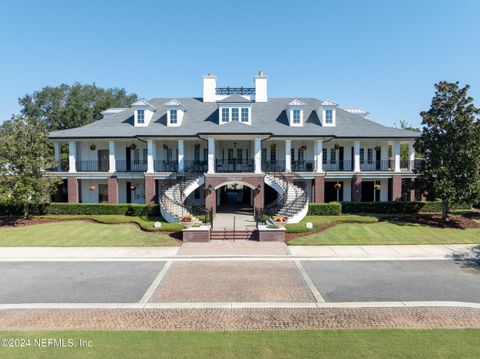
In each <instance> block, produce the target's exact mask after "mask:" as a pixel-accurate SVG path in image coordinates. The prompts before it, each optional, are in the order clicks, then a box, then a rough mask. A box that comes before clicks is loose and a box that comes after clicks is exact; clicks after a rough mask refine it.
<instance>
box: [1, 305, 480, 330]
mask: <svg viewBox="0 0 480 359" xmlns="http://www.w3.org/2000/svg"><path fill="white" fill-rule="evenodd" d="M365 328H397V329H398V328H410V329H435V328H480V310H479V309H470V308H325V309H53V310H52V309H37V310H21V309H20V310H0V330H27V329H28V330H46V329H92V330H93V329H95V330H222V331H223V330H294V329H297V330H305V329H365Z"/></svg>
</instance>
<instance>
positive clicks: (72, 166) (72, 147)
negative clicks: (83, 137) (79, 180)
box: [68, 141, 77, 173]
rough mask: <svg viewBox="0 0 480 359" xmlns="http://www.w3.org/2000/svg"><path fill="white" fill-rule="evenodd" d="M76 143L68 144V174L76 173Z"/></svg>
mask: <svg viewBox="0 0 480 359" xmlns="http://www.w3.org/2000/svg"><path fill="white" fill-rule="evenodd" d="M76 162H77V143H76V142H75V141H70V142H69V143H68V172H72V173H75V172H77V163H76Z"/></svg>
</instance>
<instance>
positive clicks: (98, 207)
mask: <svg viewBox="0 0 480 359" xmlns="http://www.w3.org/2000/svg"><path fill="white" fill-rule="evenodd" d="M22 213H23V208H22V206H17V205H0V215H3V216H14V215H21V214H22ZM33 214H37V215H40V214H87V215H99V214H107V215H109V214H114V215H125V216H160V208H159V206H158V205H142V204H107V203H101V204H95V203H49V204H45V205H43V206H39V207H38V208H36V209H34V210H33Z"/></svg>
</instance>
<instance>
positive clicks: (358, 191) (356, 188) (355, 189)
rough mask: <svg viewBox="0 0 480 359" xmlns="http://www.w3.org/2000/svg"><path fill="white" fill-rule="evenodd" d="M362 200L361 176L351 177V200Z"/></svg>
mask: <svg viewBox="0 0 480 359" xmlns="http://www.w3.org/2000/svg"><path fill="white" fill-rule="evenodd" d="M361 200H362V176H358V175H356V176H353V177H352V202H360V201H361Z"/></svg>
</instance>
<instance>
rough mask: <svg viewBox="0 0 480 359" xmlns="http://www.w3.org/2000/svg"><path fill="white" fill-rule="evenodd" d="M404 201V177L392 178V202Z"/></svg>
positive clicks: (396, 176)
mask: <svg viewBox="0 0 480 359" xmlns="http://www.w3.org/2000/svg"><path fill="white" fill-rule="evenodd" d="M401 199H402V177H400V176H398V175H395V176H392V201H399V200H401Z"/></svg>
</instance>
